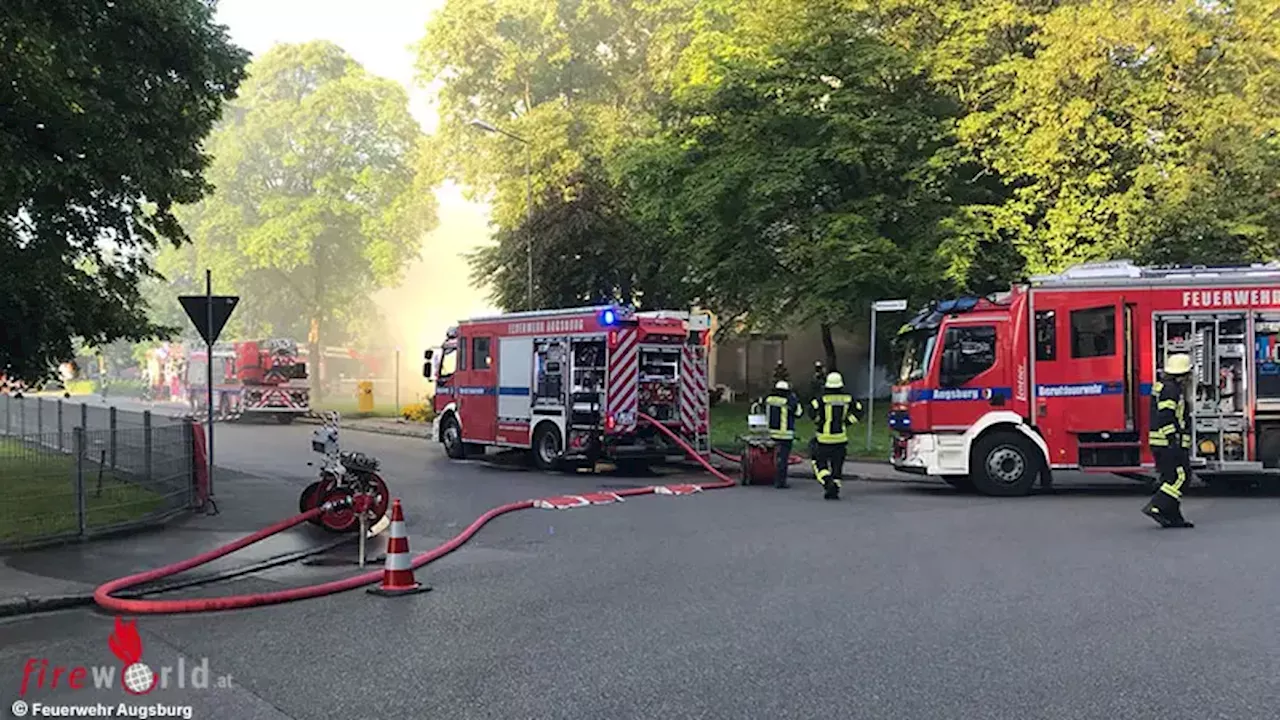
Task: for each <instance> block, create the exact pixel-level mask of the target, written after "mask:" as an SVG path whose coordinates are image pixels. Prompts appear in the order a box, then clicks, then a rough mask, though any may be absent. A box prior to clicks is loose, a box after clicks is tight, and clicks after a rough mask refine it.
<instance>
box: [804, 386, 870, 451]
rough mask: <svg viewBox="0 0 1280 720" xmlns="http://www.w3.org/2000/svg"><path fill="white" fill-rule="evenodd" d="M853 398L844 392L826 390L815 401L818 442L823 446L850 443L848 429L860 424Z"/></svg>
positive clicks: (814, 415)
mask: <svg viewBox="0 0 1280 720" xmlns="http://www.w3.org/2000/svg"><path fill="white" fill-rule="evenodd" d="M858 407H861V403H855V402H854V401H853V397H852V396H851V395H848V394H846V393H845V391H844V390H824V391H823V393H822V395H820V396H818V397H816V398H814V400H813V424H814V425H816V426H817V433H816V438H815V439H816V440H817V441H818V443H819V444H822V445H843V444H845V443H847V442H849V433H848V428H849V426H850V425H853V424H854V423H856V422H858V419H857V418H856V417H854V416H853V411H854V409H855V408H858Z"/></svg>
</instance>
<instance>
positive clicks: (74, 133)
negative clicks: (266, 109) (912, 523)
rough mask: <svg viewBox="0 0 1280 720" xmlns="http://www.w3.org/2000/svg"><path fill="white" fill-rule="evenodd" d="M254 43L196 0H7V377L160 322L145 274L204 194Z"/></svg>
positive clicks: (1, 291)
mask: <svg viewBox="0 0 1280 720" xmlns="http://www.w3.org/2000/svg"><path fill="white" fill-rule="evenodd" d="M247 59H248V56H247V54H246V53H245V52H244V51H243V50H241V49H240V48H238V47H236V46H234V45H233V44H232V43H231V42H230V41H229V40H228V38H227V33H226V30H225V28H223V27H221V26H219V25H216V24H215V23H214V22H213V9H212V7H211V3H208V2H204V1H203V0H120V1H119V2H114V3H102V2H90V1H87V0H75V1H72V2H61V3H48V2H40V1H39V0H8V1H7V2H6V3H5V9H4V21H3V22H2V23H0V61H2V62H0V64H2V65H3V67H4V68H5V71H4V76H5V78H4V82H2V83H0V107H3V108H4V111H3V112H2V113H0V216H2V217H3V218H4V220H3V222H0V268H2V269H3V270H2V271H0V373H4V374H7V375H11V376H14V377H18V378H22V379H25V380H28V381H36V380H39V379H41V378H43V377H45V376H47V375H48V374H49V373H51V372H52V370H53V368H54V367H55V366H56V365H57V363H59V362H62V361H64V360H66V359H68V358H70V357H72V354H73V352H74V343H75V339H76V338H84V339H85V340H86V341H88V342H90V343H91V344H95V345H101V344H105V343H108V342H110V341H112V340H115V339H118V338H126V339H143V338H146V337H149V336H151V335H153V334H155V333H156V332H158V331H160V330H161V328H157V327H156V326H155V325H154V324H153V323H152V322H151V321H150V320H149V319H148V316H147V313H146V305H145V303H144V302H143V301H142V298H141V296H140V293H139V283H140V282H141V281H142V280H143V279H144V278H147V277H149V276H151V275H152V273H153V270H152V267H151V264H150V257H151V254H152V252H153V251H154V250H155V249H156V248H157V247H159V246H160V244H161V243H162V242H169V243H172V244H175V245H176V244H180V243H182V242H184V241H185V240H186V239H187V236H186V235H185V233H184V232H183V229H182V227H181V225H180V224H179V223H178V221H177V219H176V216H175V211H176V208H177V206H178V205H180V204H183V203H191V202H195V201H197V200H199V199H200V198H201V197H203V196H205V195H206V194H207V193H208V192H209V191H210V189H211V188H210V185H209V183H208V182H207V181H206V180H205V178H204V170H205V168H206V166H207V165H208V163H209V157H208V155H207V154H206V153H205V152H204V149H203V147H202V145H201V142H202V140H203V139H204V138H205V136H206V135H207V134H208V133H209V131H210V129H211V128H212V127H213V126H214V124H215V123H216V122H217V120H218V118H219V116H220V114H221V112H222V107H223V103H224V102H225V101H227V100H230V99H232V98H233V97H234V96H235V93H236V91H237V88H238V87H239V85H240V82H241V79H242V76H243V68H244V65H245V63H246V61H247Z"/></svg>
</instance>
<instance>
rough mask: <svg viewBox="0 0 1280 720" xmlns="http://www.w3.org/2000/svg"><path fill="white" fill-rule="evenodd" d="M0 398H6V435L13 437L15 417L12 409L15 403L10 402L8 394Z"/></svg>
mask: <svg viewBox="0 0 1280 720" xmlns="http://www.w3.org/2000/svg"><path fill="white" fill-rule="evenodd" d="M0 397H3V398H4V434H5V435H12V434H13V415H12V414H11V413H12V410H13V408H12V405H13V403H12V402H10V400H9V395H8V393H6V394H4V395H3V396H0Z"/></svg>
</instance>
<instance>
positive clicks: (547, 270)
mask: <svg viewBox="0 0 1280 720" xmlns="http://www.w3.org/2000/svg"><path fill="white" fill-rule="evenodd" d="M546 192H547V195H548V197H545V198H544V199H543V200H542V202H540V203H537V204H536V205H535V210H534V214H533V216H532V218H531V219H529V220H527V221H524V222H521V223H520V224H519V225H517V226H515V227H513V228H503V229H500V230H499V231H498V233H497V238H496V240H497V242H496V243H495V244H494V245H491V246H489V247H485V248H483V249H481V250H479V251H478V252H476V253H475V254H474V255H473V257H472V258H471V261H472V264H473V266H474V274H473V277H474V279H475V281H476V282H478V283H489V284H490V287H491V288H492V289H493V294H492V299H493V301H494V302H495V303H496V304H497V305H498V306H500V307H503V308H508V309H511V310H523V309H527V307H526V306H527V288H528V279H527V276H528V273H527V266H526V263H527V262H528V258H529V249H530V248H531V247H532V248H533V253H532V258H533V273H534V276H535V277H536V278H537V279H536V280H535V282H534V303H535V306H536V307H576V306H582V305H596V304H604V303H614V302H621V303H628V304H634V305H643V306H645V307H650V308H662V307H687V306H688V304H689V303H690V296H689V295H690V293H689V290H690V289H689V287H688V285H687V284H685V283H684V282H683V279H684V278H683V268H682V267H681V266H680V265H679V264H678V262H673V260H675V258H672V257H670V255H669V254H668V253H667V252H665V248H664V247H662V246H661V245H658V244H655V243H650V242H646V241H645V237H644V236H643V234H642V233H641V231H640V228H638V227H636V226H635V224H634V222H633V221H632V218H631V214H630V212H629V208H628V207H627V206H626V203H625V200H624V199H623V198H622V197H621V196H620V194H619V193H618V192H617V190H616V189H615V188H614V187H613V185H612V184H611V183H610V182H609V180H608V179H607V178H606V177H605V171H604V169H603V167H601V165H600V163H598V162H589V163H588V164H587V165H586V167H584V168H583V169H582V170H581V171H578V172H575V173H574V174H572V175H571V176H570V177H569V178H567V179H566V180H565V188H564V189H563V190H560V189H554V188H552V189H548V190H547V191H546Z"/></svg>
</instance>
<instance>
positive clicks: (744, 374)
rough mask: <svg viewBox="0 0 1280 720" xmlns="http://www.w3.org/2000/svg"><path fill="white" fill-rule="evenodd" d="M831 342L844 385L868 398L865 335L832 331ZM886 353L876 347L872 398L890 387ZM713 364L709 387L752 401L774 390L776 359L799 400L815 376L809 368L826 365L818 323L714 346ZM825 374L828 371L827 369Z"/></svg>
mask: <svg viewBox="0 0 1280 720" xmlns="http://www.w3.org/2000/svg"><path fill="white" fill-rule="evenodd" d="M831 339H832V340H833V341H834V344H835V350H836V361H837V363H838V365H837V369H839V370H840V372H841V374H843V375H844V380H845V386H846V387H847V388H848V389H849V390H850V392H851V393H852V394H853V395H855V396H858V397H866V395H867V330H866V328H865V327H864V328H859V329H857V330H854V331H850V330H845V329H842V328H833V329H832V332H831ZM888 350H889V349H888V348H881V347H877V348H876V360H877V362H876V364H877V365H879V366H880V367H879V368H878V369H877V371H876V397H888V395H889V388H890V386H891V384H892V382H891V380H890V377H891V376H890V373H889V372H888V371H887V370H886V368H885V363H886V360H887V359H888V354H889V353H888ZM715 356H716V357H715V362H714V363H713V364H712V377H713V382H714V383H715V384H717V385H727V386H728V387H729V388H731V389H732V390H733V391H734V393H735V394H737V395H746V396H748V397H755V396H758V395H762V394H764V393H767V392H768V390H769V388H771V387H773V382H774V380H773V368H774V364H775V363H777V361H778V360H782V362H783V365H784V366H785V367H786V368H787V371H788V372H789V373H790V375H791V382H792V384H793V385H794V386H795V387H796V389H797V390H799V391H800V393H801V395H804V394H805V393H807V392H808V389H809V382H810V378H811V377H812V376H813V363H814V361H815V360H822V361H823V364H824V365H825V364H826V360H825V358H826V351H825V350H824V349H823V347H822V328H821V326H820V325H818V324H817V323H813V324H811V325H807V326H802V327H799V328H797V329H795V330H793V331H791V332H788V333H785V334H784V333H778V334H770V335H764V334H756V335H751V336H740V337H734V338H729V339H727V340H721V341H718V342H717V343H716V347H715ZM828 370H829V368H828Z"/></svg>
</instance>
